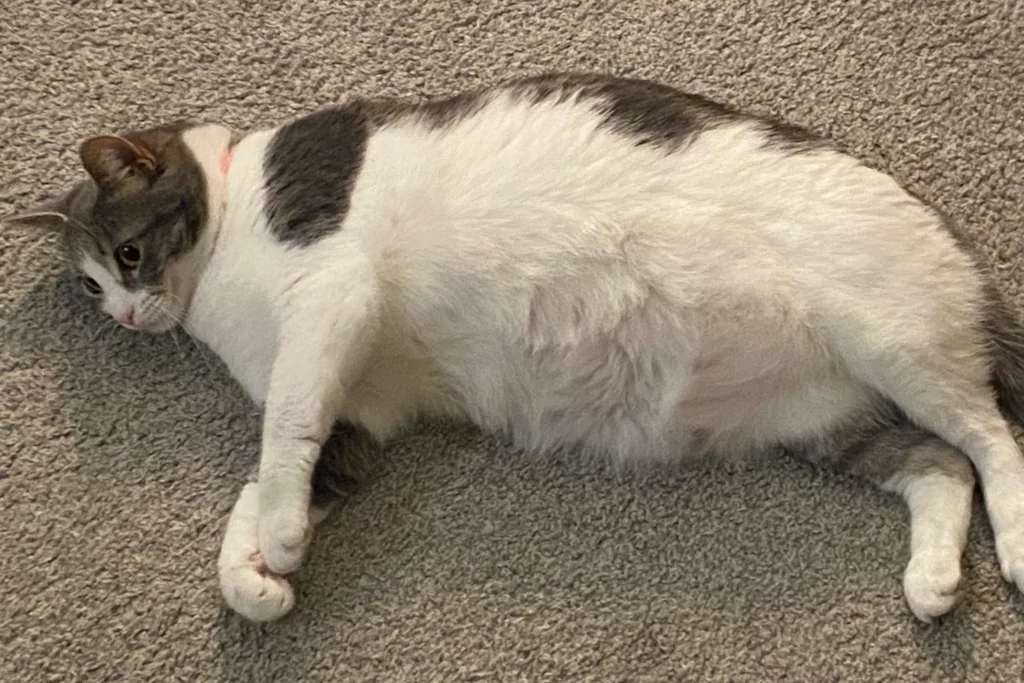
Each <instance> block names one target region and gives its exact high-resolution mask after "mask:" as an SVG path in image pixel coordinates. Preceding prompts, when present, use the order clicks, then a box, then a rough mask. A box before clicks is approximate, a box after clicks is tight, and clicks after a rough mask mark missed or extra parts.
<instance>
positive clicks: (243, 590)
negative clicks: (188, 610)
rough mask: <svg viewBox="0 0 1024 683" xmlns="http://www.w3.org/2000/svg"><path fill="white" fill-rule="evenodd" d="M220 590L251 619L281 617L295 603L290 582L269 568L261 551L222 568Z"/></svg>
mask: <svg viewBox="0 0 1024 683" xmlns="http://www.w3.org/2000/svg"><path fill="white" fill-rule="evenodd" d="M220 590H221V593H222V594H223V595H224V600H225V602H227V603H228V606H229V607H230V608H231V609H233V610H234V611H236V612H238V613H239V614H241V615H242V616H243V617H245V618H246V619H249V620H251V621H273V620H275V619H280V618H281V617H283V616H284V615H285V614H287V613H288V611H289V610H290V609H291V608H292V605H294V604H295V595H294V593H292V587H291V586H290V585H288V581H286V580H285V579H284V578H282V577H280V576H277V575H276V574H274V573H273V572H271V571H270V570H269V569H268V568H267V565H266V563H265V562H264V558H263V557H262V556H261V554H260V553H259V551H257V552H254V553H252V554H251V555H250V556H249V557H248V558H246V559H245V561H244V562H240V563H238V564H235V565H232V566H230V567H227V568H224V569H222V570H221V574H220Z"/></svg>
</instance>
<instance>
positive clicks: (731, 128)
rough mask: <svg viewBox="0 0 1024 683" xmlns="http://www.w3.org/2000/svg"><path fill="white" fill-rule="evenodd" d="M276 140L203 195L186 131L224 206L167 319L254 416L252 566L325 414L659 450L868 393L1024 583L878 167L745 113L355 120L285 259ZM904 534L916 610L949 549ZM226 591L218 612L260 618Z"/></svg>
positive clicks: (978, 378)
mask: <svg viewBox="0 0 1024 683" xmlns="http://www.w3.org/2000/svg"><path fill="white" fill-rule="evenodd" d="M273 134H274V131H264V132H260V133H256V134H254V135H250V136H248V137H247V138H245V139H244V140H243V141H242V142H241V143H239V145H238V146H237V148H236V150H235V152H234V159H233V162H232V166H231V169H230V172H229V174H228V176H227V178H226V185H225V184H224V182H223V179H222V178H221V175H220V171H219V169H218V167H217V162H218V159H219V158H220V155H221V154H222V153H223V152H224V149H225V147H226V144H227V141H226V138H224V136H223V135H221V136H220V137H216V136H213V134H212V133H210V132H209V131H206V132H200V133H197V134H196V135H195V136H193V137H190V138H188V139H187V142H188V144H189V146H190V147H191V148H192V149H193V151H195V152H196V154H197V157H198V158H199V159H200V161H201V163H202V164H203V167H204V169H205V170H206V173H207V175H208V176H209V177H210V178H213V179H214V180H213V181H212V182H211V183H210V200H211V204H212V205H215V206H218V207H219V206H221V205H222V204H224V205H225V208H224V213H223V215H222V216H221V215H218V216H216V217H215V219H214V220H212V221H211V224H210V225H209V226H208V230H207V232H208V233H209V235H210V237H209V239H211V240H215V243H214V246H211V248H210V252H209V255H208V258H207V261H206V263H205V267H204V268H202V274H201V277H200V279H199V281H198V285H197V286H196V289H195V292H194V296H193V297H192V298H191V305H190V307H189V310H188V318H187V321H186V324H187V325H188V327H189V329H190V331H192V333H193V334H195V335H196V336H197V337H199V338H200V339H201V340H203V341H204V342H206V343H207V344H209V345H210V346H211V348H213V350H214V351H216V352H217V353H218V354H219V355H220V356H221V357H222V358H223V359H224V361H225V362H226V363H227V365H228V367H229V368H230V370H231V372H232V374H233V375H234V376H235V377H236V378H237V379H238V380H239V381H240V382H241V384H242V385H243V386H244V387H245V389H246V391H247V392H248V393H249V394H250V396H252V398H253V399H254V400H255V401H257V402H259V403H264V404H265V407H266V418H265V426H264V440H263V453H262V457H261V472H260V485H259V489H260V490H259V523H258V530H257V532H256V533H257V535H258V539H259V542H258V547H259V550H260V551H261V553H262V556H263V558H264V559H265V561H266V563H267V565H268V567H269V568H270V569H271V570H273V571H276V572H287V571H290V570H292V569H294V568H296V567H297V566H298V564H299V562H300V561H301V555H302V552H303V550H304V548H305V541H306V539H307V538H308V530H309V521H308V519H307V509H308V502H309V500H308V496H309V491H308V482H309V473H310V471H311V470H312V466H313V463H314V462H315V459H316V455H317V452H318V449H319V445H320V443H322V441H323V439H324V438H325V437H326V435H327V432H328V430H329V429H330V425H331V423H332V422H333V421H334V420H335V419H337V418H339V417H345V418H347V419H350V420H353V421H355V422H358V423H360V424H362V425H364V426H366V427H367V428H368V429H370V430H371V431H372V432H373V433H374V434H376V435H377V436H379V437H382V438H383V437H386V436H388V435H389V434H391V433H392V432H393V431H394V430H395V429H397V428H398V427H399V426H401V425H402V424H403V423H404V422H407V421H409V420H411V419H412V418H414V417H415V416H417V415H432V414H452V415H464V416H466V417H468V418H469V419H471V420H473V421H474V422H475V423H477V424H479V425H480V426H482V427H484V428H487V429H492V430H500V431H505V432H508V433H509V434H510V435H511V436H512V437H513V438H514V439H515V441H516V442H517V443H519V444H520V445H522V446H523V447H525V448H529V449H551V448H558V447H562V446H569V445H581V446H583V447H584V448H585V449H589V450H592V451H597V452H602V453H609V454H611V455H612V456H613V457H616V458H619V459H622V460H637V459H641V460H642V459H668V458H675V457H679V456H681V455H684V454H685V453H686V452H687V451H688V450H690V451H701V452H708V451H710V452H717V451H725V450H729V451H744V450H752V449H757V448H759V447H762V446H765V445H768V444H773V443H777V442H780V441H786V440H794V439H801V438H807V437H814V436H817V435H821V434H824V433H827V432H828V431H830V430H832V429H834V428H835V427H836V425H837V424H838V423H839V422H840V421H841V420H842V419H844V418H846V417H848V416H850V415H852V414H854V413H856V412H857V411H860V410H863V409H867V408H870V406H871V405H872V404H873V403H874V402H875V401H876V400H877V399H876V398H875V397H876V396H877V395H878V394H885V395H887V396H890V397H892V398H893V399H894V400H896V401H897V402H898V403H899V404H900V405H901V407H903V408H904V409H905V410H906V411H907V412H908V413H909V414H911V415H912V416H913V417H914V418H915V419H917V420H918V421H919V422H920V423H921V424H922V425H924V426H926V427H928V428H930V429H932V430H933V431H935V432H936V433H937V434H938V435H939V436H941V437H943V438H945V439H946V440H947V441H949V442H950V443H952V444H954V445H956V446H958V447H960V448H962V449H963V450H964V451H965V452H966V453H967V454H968V455H969V456H970V457H971V458H972V459H973V460H974V462H975V463H976V464H977V465H978V466H979V473H980V474H981V478H982V482H983V484H984V485H985V486H986V490H987V491H988V492H989V494H990V495H989V500H988V505H989V510H990V513H991V515H992V517H993V522H994V524H995V528H996V533H997V542H998V543H999V544H1000V546H999V548H1000V549H999V552H1000V558H1001V561H1002V562H1003V566H1004V572H1006V573H1007V577H1008V578H1012V579H1014V580H1016V581H1017V583H1018V585H1022V584H1024V537H1022V534H1024V502H1021V499H1020V497H1019V491H1020V490H1021V489H1014V488H1013V487H1014V486H1018V485H1019V484H1020V483H1021V482H1024V464H1022V460H1021V458H1020V453H1019V451H1017V449H1016V446H1015V445H1014V444H1013V441H1012V439H1010V438H1008V432H1006V433H1005V434H1004V431H1005V424H1004V423H1002V421H1001V419H1000V418H999V416H998V412H997V411H996V408H995V405H994V403H993V402H992V400H991V397H990V396H989V395H988V392H987V373H988V367H987V362H986V360H985V358H984V357H983V356H982V354H981V353H980V352H979V349H980V348H981V343H980V342H981V340H979V339H978V338H976V337H974V336H972V333H970V332H969V331H965V330H969V328H970V327H971V325H972V324H973V323H974V322H976V320H977V317H978V315H979V311H980V300H981V282H980V278H979V276H978V275H977V273H976V272H975V270H974V267H973V266H972V264H971V263H970V262H969V260H968V259H967V257H966V256H964V255H963V254H962V253H961V252H960V251H959V250H958V249H957V248H956V247H955V246H954V244H953V240H952V238H951V237H950V236H949V235H948V234H947V233H946V232H945V231H944V230H943V229H942V228H941V226H940V221H939V219H938V217H937V216H936V215H935V214H934V213H933V212H932V211H930V210H929V209H927V208H926V207H924V206H923V205H922V204H920V203H919V202H917V201H916V200H914V199H912V198H911V197H909V196H908V195H907V194H906V193H905V192H904V191H903V190H902V189H901V188H900V187H899V186H898V185H897V184H896V183H895V182H894V181H893V180H892V179H891V178H889V177H888V176H885V175H883V174H881V173H878V172H876V171H873V170H870V169H868V168H866V167H864V166H862V165H861V164H859V163H857V162H856V161H855V160H853V159H851V158H849V157H847V156H844V155H841V154H839V153H836V152H832V151H828V150H818V151H811V152H804V153H801V154H796V155H792V154H785V153H782V152H780V151H779V150H778V149H776V148H773V147H772V146H771V145H769V144H766V138H765V134H764V131H763V129H762V127H761V126H760V125H759V124H756V123H735V124H731V125H724V126H721V127H719V128H717V129H715V130H712V131H710V132H706V133H704V134H702V135H701V136H700V137H699V138H698V139H697V140H696V141H695V142H693V144H692V145H690V146H688V147H687V148H686V149H684V150H683V151H680V152H677V153H672V154H667V153H665V152H663V151H661V150H657V149H653V148H650V147H638V146H636V145H634V144H633V143H632V142H631V141H630V140H628V139H626V138H624V137H621V136H618V135H616V134H613V133H611V132H609V131H608V130H606V129H604V128H602V127H601V115H600V114H599V113H598V112H597V111H596V110H594V109H592V108H590V107H589V106H586V105H581V104H577V103H572V102H566V103H562V104H558V105H556V104H541V105H531V104H528V103H524V102H513V101H511V100H509V99H507V98H506V97H504V96H500V95H499V96H496V97H494V98H493V99H492V101H491V102H490V103H489V104H488V105H486V106H484V107H483V108H482V109H481V110H480V111H479V112H477V113H475V114H473V115H471V116H468V117H467V118H465V119H463V120H462V121H460V122H457V123H455V124H453V125H451V126H449V127H447V128H443V129H439V130H438V129H434V130H431V129H428V128H426V127H424V126H422V125H420V124H419V123H418V122H416V121H415V120H413V119H411V118H410V119H408V120H405V121H401V122H398V123H395V124H393V125H391V126H389V127H387V128H385V129H383V130H381V131H378V132H376V133H375V134H374V135H373V136H372V137H371V139H370V141H369V144H368V147H367V149H366V153H365V159H364V164H363V167H362V170H361V172H360V174H359V176H358V180H357V182H356V184H355V187H354V190H353V193H352V197H351V207H350V210H349V212H348V215H347V216H346V218H345V219H344V225H343V226H341V229H340V230H339V231H338V232H336V233H334V234H332V235H329V236H327V237H325V238H323V239H321V240H320V241H319V242H317V243H315V244H314V245H313V246H310V247H307V248H297V247H289V246H286V245H283V244H281V243H280V242H279V241H277V240H276V239H275V238H274V237H273V236H272V235H271V234H270V232H269V230H268V224H267V219H266V216H265V212H264V205H263V201H264V199H263V195H262V187H263V176H262V174H263V159H264V155H265V151H266V149H267V145H268V142H269V141H270V140H271V138H272V136H273ZM204 136H205V137H204ZM211 136H213V137H216V140H213V137H211ZM893 264H898V266H894V265H893ZM944 320H945V321H952V322H951V323H949V324H944V323H943V322H942V321H944ZM933 349H938V350H940V351H941V352H942V353H944V354H946V355H942V353H940V354H938V355H937V356H936V354H934V353H933ZM1000 482H1004V483H1002V484H1000ZM938 486H939V485H938V484H937V483H935V482H931V481H922V482H911V483H908V484H906V486H904V487H903V488H904V489H905V490H904V495H905V496H906V497H907V499H908V502H909V503H910V505H911V509H912V514H913V516H914V519H915V520H918V519H930V515H931V512H930V511H931V510H932V506H933V505H935V501H937V500H946V499H950V500H951V499H952V498H951V496H952V493H950V492H943V491H945V490H943V491H939V489H938V488H936V487H938ZM940 488H941V487H940ZM246 491H247V492H249V493H245V494H244V495H245V496H248V498H246V510H249V511H250V512H249V513H246V514H249V517H247V518H246V519H249V520H250V522H248V524H249V525H250V526H251V508H250V506H251V505H252V495H253V494H252V493H251V489H250V488H247V489H246ZM959 494H962V492H959ZM993 494H994V495H993ZM957 504H965V503H964V502H963V496H962V495H960V497H959V498H957ZM239 505H240V506H241V505H242V502H241V501H240V503H239ZM925 510H928V511H929V512H928V513H927V514H925V513H924V512H922V511H925ZM239 514H242V513H239ZM915 523H916V522H915ZM236 526H237V525H236ZM232 528H233V527H232ZM247 528H248V527H247ZM915 529H916V533H915V539H918V540H920V539H925V540H920V543H921V544H924V545H923V546H922V547H915V549H914V551H913V555H912V558H913V559H912V562H911V564H912V567H915V569H914V572H911V571H910V569H908V577H910V576H911V574H913V578H908V581H909V583H908V585H907V593H908V599H909V600H910V601H911V605H912V607H913V608H914V611H915V613H917V614H918V616H920V617H921V618H930V617H932V616H936V615H937V614H939V613H941V612H942V611H944V610H945V609H948V607H949V606H950V605H951V603H950V604H949V605H947V604H946V603H945V602H943V601H942V600H943V599H942V598H941V597H938V596H940V595H945V593H944V592H943V591H945V590H946V589H947V588H949V587H951V586H947V584H951V585H952V584H954V583H955V581H953V579H954V578H956V579H958V577H959V568H958V567H959V565H958V564H956V567H957V570H956V576H955V577H954V576H953V574H952V567H953V555H954V554H955V556H956V561H957V563H958V560H959V550H958V549H957V550H956V552H955V553H953V550H952V548H953V546H955V544H953V545H949V544H947V546H948V547H947V546H943V547H944V548H946V550H943V551H942V552H943V554H942V556H941V558H939V559H938V560H935V562H932V560H931V559H928V558H930V557H931V555H930V554H929V553H930V552H931V551H930V550H929V549H928V548H927V547H924V546H932V545H933V544H934V543H938V541H937V540H936V534H935V533H933V531H930V530H929V529H928V528H916V527H915ZM251 532H252V529H249V530H248V531H247V532H246V533H249V534H250V535H251ZM946 532H947V533H950V534H953V535H956V534H958V533H960V529H959V528H949V529H946ZM231 534H232V531H231V528H229V541H226V544H227V543H228V542H231V538H230V537H231ZM947 540H948V539H947ZM915 542H917V541H915ZM933 542H934V543H933ZM960 547H962V544H961V546H960ZM245 548H246V550H248V549H249V546H245ZM225 552H228V551H225ZM229 554H230V555H231V557H236V556H238V555H239V554H238V553H237V552H234V551H232V553H229ZM922 558H925V559H922ZM915 563H917V564H918V565H920V564H921V563H925V564H927V566H924V567H923V568H922V567H918V566H916V565H915ZM246 571H247V573H246V574H245V577H243V578H239V581H241V582H251V581H254V580H255V579H254V578H253V575H252V572H251V571H248V570H246ZM239 576H241V575H239ZM922 577H923V578H922ZM222 580H223V572H222ZM232 586H234V584H232V585H231V586H228V587H227V588H226V589H225V594H226V595H235V596H236V597H234V598H231V597H229V601H231V600H234V602H233V603H232V604H233V606H235V607H236V609H240V611H242V612H243V613H247V614H252V613H256V614H257V615H262V614H265V612H263V611H260V610H262V608H261V607H259V605H256V604H253V603H251V602H249V603H246V605H247V606H246V605H243V606H241V607H240V606H239V600H241V601H243V602H244V601H245V600H248V599H247V598H238V597H237V596H238V595H242V593H238V592H237V590H242V589H237V590H236V588H234V587H232ZM233 590H235V591H236V592H235V593H231V591H233ZM929 591H931V593H929ZM243 592H244V591H243ZM246 595H247V593H246ZM280 604H281V605H290V601H288V600H285V599H284V598H280ZM281 609H287V607H282V608H281ZM254 610H255V612H254Z"/></svg>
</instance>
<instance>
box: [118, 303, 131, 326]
mask: <svg viewBox="0 0 1024 683" xmlns="http://www.w3.org/2000/svg"><path fill="white" fill-rule="evenodd" d="M117 322H119V323H121V324H122V325H134V324H135V307H134V306H132V307H130V308H129V309H128V310H127V311H126V312H125V313H123V314H122V315H121V317H119V318H118V319H117Z"/></svg>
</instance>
